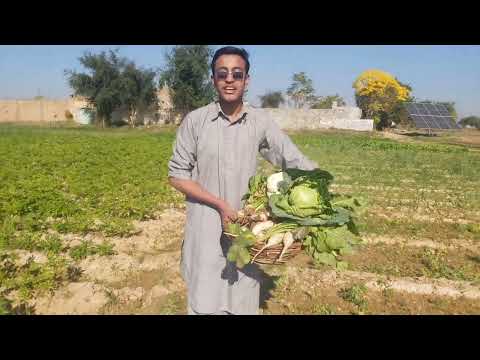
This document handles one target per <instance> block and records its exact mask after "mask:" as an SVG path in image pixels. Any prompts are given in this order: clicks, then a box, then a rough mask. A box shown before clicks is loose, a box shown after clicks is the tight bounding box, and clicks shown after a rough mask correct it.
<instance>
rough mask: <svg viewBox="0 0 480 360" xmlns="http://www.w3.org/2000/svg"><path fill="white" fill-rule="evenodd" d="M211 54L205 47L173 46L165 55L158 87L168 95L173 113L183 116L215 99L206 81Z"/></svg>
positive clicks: (209, 84) (208, 48)
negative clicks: (163, 88) (161, 86)
mask: <svg viewBox="0 0 480 360" xmlns="http://www.w3.org/2000/svg"><path fill="white" fill-rule="evenodd" d="M212 56H213V50H212V49H211V48H210V47H209V46H208V45H182V46H175V47H174V48H172V49H171V51H170V52H168V53H167V54H166V55H165V58H166V67H165V69H163V71H162V72H161V75H160V84H164V83H166V84H167V85H168V86H169V87H170V89H171V91H172V101H173V104H174V107H175V110H176V111H177V112H178V113H180V114H181V115H182V117H183V116H185V115H186V114H187V113H188V112H190V111H192V110H194V109H196V108H198V107H202V106H204V105H207V104H208V103H210V102H212V101H213V100H214V99H215V89H214V87H213V84H212V83H211V81H210V76H209V75H210V70H209V69H210V60H211V58H212Z"/></svg>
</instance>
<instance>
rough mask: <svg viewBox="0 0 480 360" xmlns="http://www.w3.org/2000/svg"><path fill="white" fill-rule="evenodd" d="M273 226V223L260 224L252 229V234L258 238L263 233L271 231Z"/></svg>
mask: <svg viewBox="0 0 480 360" xmlns="http://www.w3.org/2000/svg"><path fill="white" fill-rule="evenodd" d="M273 225H274V223H273V221H264V222H261V223H258V224H256V225H255V226H254V227H253V228H252V233H253V235H255V236H256V235H258V234H260V233H261V232H262V231H264V230H267V229H270V228H271V227H272V226H273Z"/></svg>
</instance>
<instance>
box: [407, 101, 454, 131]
mask: <svg viewBox="0 0 480 360" xmlns="http://www.w3.org/2000/svg"><path fill="white" fill-rule="evenodd" d="M406 109H407V112H408V115H409V116H410V117H411V118H412V120H413V122H414V123H415V126H416V127H417V128H418V129H458V128H460V127H459V126H458V125H457V124H456V123H455V119H454V118H453V116H452V114H450V111H448V108H447V107H446V106H445V105H444V104H423V103H407V104H406Z"/></svg>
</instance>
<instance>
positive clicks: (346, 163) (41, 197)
mask: <svg viewBox="0 0 480 360" xmlns="http://www.w3.org/2000/svg"><path fill="white" fill-rule="evenodd" d="M291 136H292V139H293V140H294V142H295V143H296V144H298V146H299V147H300V148H301V150H302V151H303V152H304V153H305V154H306V155H307V156H308V157H310V158H311V159H313V160H315V161H317V162H318V164H319V165H320V167H321V168H322V169H324V170H327V171H329V172H330V173H331V174H332V175H333V176H334V181H333V185H332V191H334V192H338V193H341V194H351V195H355V196H360V197H362V198H364V199H366V200H367V202H368V211H367V212H366V213H365V214H364V215H363V216H362V217H361V218H360V219H359V220H358V225H359V229H360V231H361V234H362V237H365V238H369V239H374V240H375V239H376V240H377V241H376V242H375V241H374V242H371V243H367V244H366V245H364V246H363V247H362V249H360V250H359V251H358V252H356V253H355V254H353V255H350V256H349V259H348V261H349V263H350V269H349V270H350V271H357V272H365V273H371V274H378V275H387V276H396V277H422V276H423V277H426V278H431V279H438V278H439V279H448V280H452V281H469V282H472V284H478V283H479V281H480V254H479V253H478V247H477V246H478V244H480V225H479V224H480V189H479V184H480V182H479V179H480V152H478V150H477V148H476V146H473V145H471V144H466V145H462V144H461V142H456V143H458V144H457V145H452V144H447V142H448V141H444V142H442V141H441V138H439V139H435V141H431V140H430V139H425V140H422V139H421V137H418V138H408V139H406V140H405V141H397V140H392V139H386V138H385V137H384V136H382V135H381V134H376V133H354V132H348V131H331V130H330V131H317V132H313V131H309V132H304V133H300V132H297V133H292V134H291ZM174 137H175V130H174V129H171V128H170V129H169V128H164V129H157V130H142V129H137V130H123V129H111V130H98V129H94V128H91V127H85V128H41V127H34V126H13V125H2V126H0V169H1V171H0V184H1V185H2V186H1V187H0V251H1V252H2V253H1V258H0V261H1V262H0V291H2V296H5V297H8V295H9V294H12V293H15V294H16V293H17V292H18V297H19V298H21V299H22V301H27V300H28V299H31V298H35V297H36V296H40V295H41V294H44V293H46V292H48V291H52V290H54V289H56V288H58V287H60V286H61V285H62V284H65V283H68V282H69V281H78V279H79V278H81V275H80V274H81V269H79V260H80V259H84V258H86V257H88V256H92V255H94V254H98V255H99V256H105V257H109V256H114V254H115V253H116V251H115V248H114V247H113V245H112V244H110V243H109V242H108V238H109V237H111V236H120V237H128V236H130V235H131V234H133V233H134V232H135V229H134V226H133V221H140V220H141V221H148V220H149V219H153V218H155V217H156V214H158V213H159V212H161V211H162V210H163V209H166V208H171V207H172V206H178V207H179V206H181V204H182V203H183V197H182V196H180V194H178V193H176V192H175V191H173V190H172V189H171V188H170V187H169V185H168V184H167V178H166V176H167V162H168V160H169V157H170V154H171V150H172V144H173V140H174ZM445 139H449V137H448V136H445ZM426 140H428V141H426ZM262 166H263V167H265V166H268V165H266V164H262ZM179 231H180V229H179ZM88 233H99V234H103V235H104V237H105V239H107V240H106V241H105V242H104V243H102V244H97V245H95V244H92V243H89V242H88V241H85V242H83V243H82V244H80V245H76V246H74V247H70V246H67V245H66V244H65V243H63V242H62V237H61V235H62V234H81V235H86V234H88ZM389 239H390V240H391V239H395V241H397V242H396V243H392V242H390V241H389ZM414 241H420V242H421V241H423V242H426V241H429V242H430V243H434V244H439V246H440V247H433V248H432V247H428V246H406V245H405V244H408V243H409V242H414ZM400 243H401V244H400ZM458 244H466V245H465V246H463V247H462V246H457V245H458ZM18 249H20V250H25V251H30V252H40V253H44V254H45V255H46V256H47V257H48V262H46V263H44V264H37V263H35V261H30V262H28V263H27V264H25V265H23V266H17V265H15V261H14V255H13V254H14V252H15V250H18ZM293 268H295V269H297V268H305V269H311V268H313V267H312V265H311V264H309V263H308V260H306V261H304V262H303V263H302V262H301V261H298V264H297V265H295V266H294V265H292V269H293ZM278 271H280V270H278V269H276V270H274V272H278ZM282 271H283V270H282ZM282 271H280V273H282ZM292 271H297V270H292ZM315 271H320V272H322V271H327V269H322V268H315ZM297 275H298V274H297ZM278 276H280V275H278ZM305 276H306V275H305ZM283 279H284V280H283V282H279V283H278V284H277V285H276V289H275V290H274V294H275V295H274V296H273V297H272V300H269V301H272V302H271V303H270V302H269V303H268V304H267V305H266V306H265V310H264V313H320V314H322V313H349V312H354V313H359V312H361V313H409V311H411V312H420V313H432V312H433V313H435V312H440V313H449V312H453V313H455V312H456V311H458V312H462V313H463V312H464V313H472V312H476V311H478V307H475V306H474V305H471V304H470V303H469V300H462V301H463V302H462V301H457V302H455V301H453V302H452V301H450V300H449V299H440V300H438V299H437V300H435V299H433V298H432V299H433V300H432V301H426V300H425V299H423V298H422V299H423V300H422V301H423V302H422V301H420V300H418V299H415V300H412V299H409V298H405V296H406V295H404V294H401V293H395V295H391V293H388V294H387V292H385V294H383V293H382V294H383V295H382V296H387V295H388V296H393V297H392V298H389V299H390V300H389V302H388V304H389V305H388V306H387V305H386V304H387V302H385V305H384V306H383V305H381V304H383V302H382V301H380V300H379V297H378V296H376V295H375V296H374V295H371V294H369V290H367V289H366V288H364V287H363V285H362V284H350V285H349V286H350V287H344V288H342V289H340V290H338V291H335V292H334V293H332V292H331V291H330V292H328V291H324V292H323V293H322V294H316V295H315V292H314V291H313V290H312V291H313V293H312V294H313V295H312V294H311V296H310V297H306V298H305V299H303V300H299V299H300V298H296V299H295V300H292V299H288V296H290V297H291V296H293V295H292V292H288V291H287V292H285V291H284V289H285V286H287V284H288V283H289V281H300V280H298V279H301V277H300V278H299V277H298V276H297V277H293V278H292V277H288V279H287V278H285V277H283ZM292 279H293V280H292ZM295 284H297V283H295ZM290 286H293V285H290ZM295 286H297V288H300V286H298V285H295ZM333 288H334V287H332V288H331V289H333ZM282 291H283V292H282ZM386 294H387V295H386ZM299 296H300V295H299ZM362 296H363V297H364V298H365V299H366V300H365V299H364V300H365V301H363V300H361V298H362ZM379 296H380V295H379ZM2 299H3V300H2ZM352 299H353V300H352ZM359 299H360V300H359ZM382 299H383V298H382ZM402 299H403V300H402ZM367 300H368V301H367ZM169 301H170V300H169ZM342 302H344V303H345V304H346V305H345V306H343V307H342V306H340V305H339V304H341V303H342ZM397 303H398V304H397ZM420 303H421V304H424V305H422V306H423V307H421V306H420V305H418V304H420ZM2 304H4V305H3V308H4V309H10V308H11V305H9V300H6V299H4V298H3V297H0V308H1V307H2ZM5 304H6V305H5ZM168 304H169V309H170V310H169V312H170V313H175V307H174V306H173V305H172V302H171V301H170V302H169V303H168ZM282 304H283V305H282ZM285 304H287V305H288V304H289V305H288V306H287V305H285ZM352 304H353V305H352ZM369 304H370V305H369ZM392 304H393V305H392ZM395 304H397V305H395ZM402 304H403V305H402ZM405 304H406V305H405ZM409 304H412V305H411V306H410V307H409ZM425 304H427V305H428V306H427V305H425ZM455 304H461V305H458V307H461V308H458V309H457V308H456V307H455V306H457V305H455ZM347 305H348V306H347ZM172 306H173V307H172ZM178 306H180V307H181V304H180V305H178ZM349 306H350V307H349ZM382 306H383V307H382ZM395 306H396V307H395ZM419 306H420V307H419ZM172 309H173V310H172ZM179 309H180V308H179ZM359 309H360V310H359ZM10 310H11V309H10ZM0 311H1V310H0ZM4 311H8V310H4ZM18 311H20V310H17V312H18ZM178 311H180V312H181V310H178Z"/></svg>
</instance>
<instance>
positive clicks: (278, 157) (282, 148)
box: [259, 119, 318, 170]
mask: <svg viewBox="0 0 480 360" xmlns="http://www.w3.org/2000/svg"><path fill="white" fill-rule="evenodd" d="M259 152H260V154H261V155H262V157H263V158H264V159H265V160H267V161H269V162H270V163H271V164H273V165H275V166H278V167H281V168H282V169H286V168H295V169H301V170H313V169H316V168H318V165H317V164H316V163H315V162H313V161H311V160H310V159H308V158H307V157H306V156H305V155H303V153H302V152H301V151H300V150H299V149H298V148H297V146H296V145H295V144H294V143H293V142H292V140H291V139H290V137H289V136H288V135H287V134H285V133H284V132H283V131H282V130H281V129H280V127H279V126H278V124H277V123H276V122H275V121H274V120H272V119H266V129H265V139H264V140H263V141H262V142H261V144H260V148H259Z"/></svg>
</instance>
